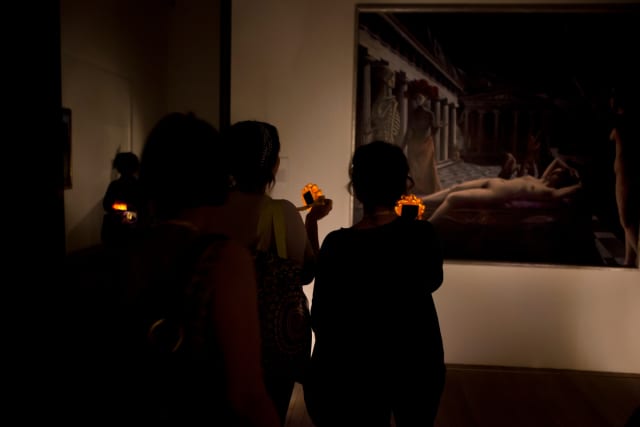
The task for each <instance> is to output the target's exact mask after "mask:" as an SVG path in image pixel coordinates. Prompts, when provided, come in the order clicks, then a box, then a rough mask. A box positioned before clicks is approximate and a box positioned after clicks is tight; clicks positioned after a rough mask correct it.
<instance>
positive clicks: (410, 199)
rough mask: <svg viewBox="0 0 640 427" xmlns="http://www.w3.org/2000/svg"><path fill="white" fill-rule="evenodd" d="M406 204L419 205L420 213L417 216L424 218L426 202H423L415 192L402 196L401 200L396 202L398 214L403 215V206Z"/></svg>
mask: <svg viewBox="0 0 640 427" xmlns="http://www.w3.org/2000/svg"><path fill="white" fill-rule="evenodd" d="M404 205H410V206H417V207H418V213H417V216H416V218H417V219H422V215H423V214H424V210H425V207H424V203H422V200H420V199H419V198H418V197H416V196H415V195H414V194H406V195H404V196H402V197H401V198H400V200H398V201H397V202H396V207H395V212H396V214H397V215H398V216H402V207H403V206H404Z"/></svg>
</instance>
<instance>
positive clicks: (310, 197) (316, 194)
mask: <svg viewBox="0 0 640 427" xmlns="http://www.w3.org/2000/svg"><path fill="white" fill-rule="evenodd" d="M301 195H302V203H304V207H303V209H307V208H310V207H311V205H313V204H314V203H315V202H317V201H320V200H322V199H323V198H324V196H323V194H322V190H321V189H320V187H318V186H317V185H316V184H313V183H309V184H307V185H305V186H304V187H303V188H302V192H301Z"/></svg>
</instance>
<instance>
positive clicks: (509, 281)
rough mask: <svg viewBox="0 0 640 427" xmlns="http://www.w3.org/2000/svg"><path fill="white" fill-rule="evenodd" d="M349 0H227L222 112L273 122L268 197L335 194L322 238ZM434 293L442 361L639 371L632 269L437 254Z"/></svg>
mask: <svg viewBox="0 0 640 427" xmlns="http://www.w3.org/2000/svg"><path fill="white" fill-rule="evenodd" d="M356 3H357V2H355V1H350V0H234V2H233V4H232V6H233V10H232V47H231V58H232V64H231V67H232V68H231V120H232V122H233V121H237V120H244V119H258V120H266V121H269V122H272V123H273V124H275V125H276V126H277V127H278V128H279V131H280V134H281V139H282V146H283V149H282V155H283V157H285V160H284V161H283V168H282V171H281V173H279V176H278V177H277V179H278V181H277V183H276V187H275V188H274V194H273V195H274V196H276V197H285V198H288V199H290V200H293V201H294V202H298V201H299V200H300V189H301V188H302V187H303V186H304V185H305V184H306V183H307V182H310V181H312V182H315V183H317V184H318V185H320V187H321V188H322V189H323V190H324V192H325V194H326V195H327V196H328V197H330V198H332V199H333V200H334V210H333V212H332V213H331V215H330V216H329V217H327V218H325V219H323V220H322V221H321V223H320V237H321V239H322V238H323V237H324V236H325V235H326V233H327V232H329V231H330V230H332V229H335V228H338V227H345V226H349V225H351V213H350V212H351V204H352V201H351V197H350V195H349V194H348V192H347V191H346V184H347V167H348V163H349V159H350V156H351V152H352V148H353V133H354V128H353V119H354V108H353V107H354V81H355V74H354V72H355V35H356V29H355V10H356ZM367 3H368V4H373V3H380V4H410V3H415V4H428V3H427V2H424V1H422V2H411V1H409V2H407V1H402V2H397V1H384V2H375V1H370V2H367ZM461 3H462V2H461ZM463 3H465V4H469V3H470V2H469V1H464V2H463ZM485 3H486V2H485ZM551 3H554V2H551ZM564 3H565V4H566V3H567V2H564ZM307 291H308V292H309V295H310V294H311V291H312V287H309V289H307ZM435 298H436V304H437V307H438V311H439V314H440V320H441V328H442V333H443V337H444V342H445V352H446V359H447V362H449V363H469V364H487V365H505V366H525V367H548V368H558V369H580V370H597V371H612V372H634V373H640V333H639V332H638V331H640V310H638V301H640V271H638V270H615V269H604V268H603V269H597V268H560V267H551V268H545V267H528V266H514V265H510V266H507V265H469V264H460V263H455V264H454V263H447V264H446V266H445V282H444V284H443V286H442V288H441V289H440V290H439V291H437V292H436V294H435Z"/></svg>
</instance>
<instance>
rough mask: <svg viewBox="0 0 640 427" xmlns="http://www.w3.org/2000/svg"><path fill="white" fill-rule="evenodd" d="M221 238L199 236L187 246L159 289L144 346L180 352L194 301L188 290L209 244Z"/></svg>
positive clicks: (161, 350) (156, 349)
mask: <svg viewBox="0 0 640 427" xmlns="http://www.w3.org/2000/svg"><path fill="white" fill-rule="evenodd" d="M227 239H228V237H227V236H225V235H222V234H211V233H209V234H202V235H198V236H196V237H194V240H193V242H192V243H191V244H190V246H189V247H188V248H187V249H186V250H185V251H184V252H183V253H182V254H181V255H180V256H179V257H178V258H177V260H176V265H175V267H174V269H173V272H172V273H171V274H170V275H169V277H167V279H168V280H167V283H165V286H167V285H168V287H167V288H165V289H159V291H160V295H159V296H158V297H159V300H157V302H159V303H160V304H161V306H160V307H157V309H160V311H159V312H157V313H156V314H157V316H155V317H153V318H151V319H150V320H151V321H152V323H151V324H149V325H148V330H147V344H148V345H149V346H150V348H154V349H155V350H153V351H155V352H157V353H173V352H176V351H177V350H179V349H180V347H181V345H182V341H183V339H184V333H185V331H184V329H183V328H184V324H185V322H186V317H187V313H188V312H191V311H192V310H193V309H194V307H193V304H194V303H195V302H194V301H190V300H189V298H187V293H188V292H187V288H186V287H187V286H188V284H189V282H190V281H191V277H192V275H193V274H194V269H195V267H196V265H197V263H198V261H199V260H200V257H201V256H202V255H203V254H204V252H205V251H206V250H207V248H209V247H210V246H211V245H212V244H214V243H216V242H222V241H225V240H227Z"/></svg>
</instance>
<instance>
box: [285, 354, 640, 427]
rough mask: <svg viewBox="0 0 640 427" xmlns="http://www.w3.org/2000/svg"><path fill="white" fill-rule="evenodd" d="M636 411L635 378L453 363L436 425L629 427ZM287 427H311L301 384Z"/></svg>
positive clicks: (639, 392)
mask: <svg viewBox="0 0 640 427" xmlns="http://www.w3.org/2000/svg"><path fill="white" fill-rule="evenodd" d="M636 408H640V375H636V374H612V373H598V372H580V371H566V370H548V369H520V368H498V367H483V366H467V365H449V366H448V370H447V382H446V384H445V389H444V394H443V397H442V401H441V404H440V410H439V412H438V418H437V420H436V427H503V426H504V427H631V424H628V421H629V419H630V417H631V414H632V413H633V411H634V410H635V409H636ZM393 425H394V424H393V423H392V426H393ZM286 427H313V423H312V422H311V420H310V419H309V416H308V414H307V412H306V408H305V405H304V397H303V392H302V387H301V386H300V385H299V384H296V388H295V390H294V394H293V397H292V399H291V404H290V406H289V414H288V416H287V422H286ZM633 427H640V424H633Z"/></svg>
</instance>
